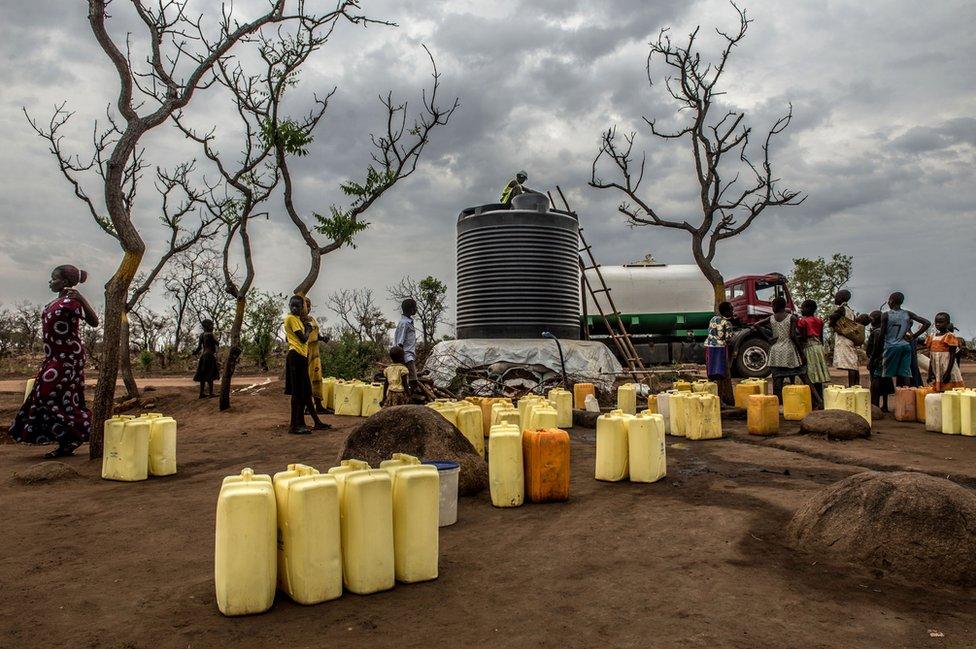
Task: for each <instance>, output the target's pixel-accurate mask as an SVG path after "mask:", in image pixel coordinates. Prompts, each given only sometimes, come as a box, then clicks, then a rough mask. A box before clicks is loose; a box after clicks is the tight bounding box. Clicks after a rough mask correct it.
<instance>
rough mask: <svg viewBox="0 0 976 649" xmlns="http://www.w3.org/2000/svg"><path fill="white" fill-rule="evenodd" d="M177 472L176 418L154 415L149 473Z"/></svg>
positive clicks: (157, 474) (151, 426) (151, 424)
mask: <svg viewBox="0 0 976 649" xmlns="http://www.w3.org/2000/svg"><path fill="white" fill-rule="evenodd" d="M174 473H176V420H175V419H173V418H172V417H162V416H160V417H154V418H153V419H151V420H150V427H149V475H154V476H164V475H173V474H174Z"/></svg>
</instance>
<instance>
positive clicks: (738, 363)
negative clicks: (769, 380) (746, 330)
mask: <svg viewBox="0 0 976 649" xmlns="http://www.w3.org/2000/svg"><path fill="white" fill-rule="evenodd" d="M735 370H736V373H737V374H738V375H739V376H742V377H745V378H762V377H765V376H768V375H769V343H768V342H767V341H765V340H763V339H762V338H750V339H749V340H746V341H744V342H743V343H741V344H740V345H739V353H738V354H736V356H735Z"/></svg>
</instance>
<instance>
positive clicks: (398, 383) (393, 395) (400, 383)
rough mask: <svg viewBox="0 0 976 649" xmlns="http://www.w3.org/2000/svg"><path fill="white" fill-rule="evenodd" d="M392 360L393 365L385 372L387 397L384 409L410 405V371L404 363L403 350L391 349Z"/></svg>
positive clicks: (400, 348) (399, 348)
mask: <svg viewBox="0 0 976 649" xmlns="http://www.w3.org/2000/svg"><path fill="white" fill-rule="evenodd" d="M390 360H391V361H393V363H392V364H390V365H387V366H386V369H384V370H383V377H384V378H385V379H386V397H385V398H384V399H383V407H384V408H385V407H388V406H402V405H405V404H407V403H409V399H408V398H407V393H408V392H409V390H410V370H409V369H407V366H406V365H404V363H403V348H402V347H391V348H390Z"/></svg>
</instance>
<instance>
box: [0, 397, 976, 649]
mask: <svg viewBox="0 0 976 649" xmlns="http://www.w3.org/2000/svg"><path fill="white" fill-rule="evenodd" d="M279 386H280V384H279ZM156 396H157V403H158V406H157V410H161V411H163V412H167V413H170V414H173V415H175V416H176V417H177V418H178V419H179V422H180V443H179V461H180V472H179V474H177V475H176V476H172V477H168V478H157V479H151V480H149V481H146V482H140V483H132V484H129V483H119V482H108V481H103V480H100V479H99V478H98V474H99V465H98V464H97V463H93V462H90V461H88V460H87V458H85V457H77V458H69V459H68V460H67V461H66V464H68V465H69V466H70V467H71V468H74V469H75V470H76V471H77V472H78V473H80V474H81V476H82V477H81V478H78V477H74V478H66V479H64V480H61V481H54V482H48V483H38V484H33V485H24V484H21V483H20V482H18V481H15V480H13V479H12V474H13V473H14V472H17V471H22V470H24V469H26V468H28V467H30V466H31V465H32V464H35V463H36V462H38V461H39V459H38V458H39V456H40V455H41V453H42V452H43V449H40V448H31V447H25V446H19V445H12V444H7V445H3V446H0V512H2V513H3V516H2V524H0V546H2V547H3V553H2V558H0V584H2V588H0V647H5V648H6V647H11V648H14V647H45V648H54V647H71V648H77V647H118V648H122V647H128V648H143V647H145V648H150V647H180V648H185V647H230V646H235V645H237V646H250V647H270V646H278V647H332V646H338V647H366V646H369V647H397V648H402V647H425V648H427V647H440V646H444V647H474V646H492V647H520V648H521V647H553V648H555V647H560V648H562V647H594V646H603V647H682V648H684V647H749V648H754V647H972V646H973V645H974V638H976V592H973V591H971V590H970V591H966V590H959V589H950V588H940V587H934V586H931V585H925V586H921V585H914V584H911V583H903V582H899V581H897V580H895V579H893V578H891V577H888V576H878V575H874V574H870V573H868V572H866V571H864V570H862V569H859V568H854V567H850V566H845V565H836V564H830V563H827V562H825V561H823V560H818V559H817V558H815V557H811V556H808V555H805V554H801V553H797V552H796V551H794V550H792V549H790V547H789V546H788V540H787V538H786V532H785V528H786V524H787V521H788V520H789V518H790V516H791V514H792V512H793V511H794V510H795V509H796V508H797V507H798V506H799V505H800V504H801V503H802V502H803V501H804V500H805V499H806V498H808V497H809V496H810V495H811V494H812V493H814V492H815V491H816V490H818V489H820V488H821V487H823V486H824V485H827V484H830V483H832V482H834V481H836V480H839V479H841V478H844V477H846V476H848V475H851V474H853V473H855V472H858V471H860V470H862V469H863V468H867V467H871V468H880V467H890V468H895V467H897V468H905V467H911V468H913V469H915V470H922V471H928V472H931V473H935V474H939V475H944V474H949V475H950V477H952V478H953V479H956V480H957V481H959V482H961V483H973V482H976V439H974V438H961V437H946V436H941V435H937V434H932V433H928V434H927V433H924V432H921V430H920V426H918V425H906V424H896V423H895V422H892V421H890V420H885V421H883V422H880V423H879V424H878V425H877V426H876V431H877V434H876V435H875V436H874V437H873V438H872V439H871V440H866V441H863V442H862V441H857V442H847V443H831V442H827V441H824V440H817V439H806V438H803V439H800V438H796V437H789V436H785V437H779V438H774V439H769V440H756V439H747V436H745V435H744V434H742V428H743V424H744V422H729V424H728V426H727V429H728V430H729V431H730V432H731V433H732V435H733V436H732V438H731V439H725V440H717V441H713V442H687V441H684V440H680V439H672V440H669V442H670V443H671V444H670V446H669V448H668V453H669V457H668V466H669V475H668V477H667V478H666V479H664V480H662V481H660V482H658V483H655V484H652V485H638V484H629V483H616V484H609V483H602V482H597V481H595V480H593V478H592V475H593V462H594V449H593V447H594V433H593V431H591V430H582V429H577V430H573V431H572V436H573V449H572V450H573V472H572V473H573V476H572V487H571V493H572V497H571V500H570V501H569V502H568V503H563V504H548V505H526V506H524V507H522V508H519V509H511V510H501V509H494V508H492V507H491V505H490V501H489V499H488V495H487V494H482V495H481V496H479V497H477V498H469V499H463V500H462V501H461V503H460V514H459V521H458V523H457V524H456V525H454V526H452V527H449V528H445V529H443V530H442V532H441V576H440V578H439V579H438V580H437V581H435V582H431V583H426V584H417V585H410V586H406V585H398V586H397V587H396V588H395V589H394V590H392V591H389V592H386V593H381V594H377V595H371V596H368V597H361V596H356V595H350V594H347V595H344V596H343V597H342V598H341V599H339V600H337V601H334V602H329V603H326V604H322V605H319V606H313V607H303V606H298V605H296V604H293V603H291V602H290V601H288V600H287V599H286V598H279V600H278V602H277V603H276V604H275V606H274V608H273V609H272V610H271V611H270V612H268V613H267V614H264V615H260V616H254V617H249V618H238V619H228V618H224V617H222V616H221V615H220V614H219V613H218V612H217V609H216V606H215V603H214V596H213V583H212V570H213V562H212V557H213V524H214V506H215V502H216V495H217V489H218V486H219V483H220V479H221V477H223V476H225V475H228V474H231V473H236V472H237V471H239V470H240V469H241V468H242V467H244V466H251V467H254V468H255V469H257V470H259V471H261V472H272V471H275V470H279V469H281V468H283V467H284V465H285V464H286V463H288V462H294V461H302V462H306V463H310V464H312V465H316V466H319V467H321V468H325V467H328V466H330V465H332V464H333V462H334V459H335V457H336V454H337V452H338V450H339V448H340V445H341V443H342V441H343V439H344V436H345V435H346V434H347V433H348V431H349V430H350V428H351V427H352V426H353V425H354V424H356V423H357V422H358V420H357V419H349V418H338V417H332V418H329V420H330V421H332V422H333V423H335V424H337V425H339V426H340V428H339V429H338V430H336V431H333V432H330V433H320V434H315V435H312V436H309V437H297V438H296V437H292V436H289V435H287V434H286V433H285V428H284V424H285V419H286V416H287V403H286V401H285V398H284V397H283V396H282V395H280V393H279V387H275V388H274V389H265V390H264V391H263V392H261V393H260V394H257V395H255V396H249V397H239V398H237V400H236V406H235V408H234V409H233V410H232V411H230V412H228V413H224V414H218V413H217V410H216V403H215V402H214V401H212V400H210V401H204V402H200V401H197V400H196V399H194V398H193V396H194V394H193V388H192V387H187V388H164V389H161V390H159V391H158V392H156ZM17 400H18V397H17V395H16V394H4V395H0V417H2V418H3V420H4V421H9V420H10V419H11V417H12V415H13V411H14V408H15V407H16V405H17ZM745 442H748V443H745ZM86 448H87V447H86ZM86 448H83V449H82V452H84V451H85V450H86Z"/></svg>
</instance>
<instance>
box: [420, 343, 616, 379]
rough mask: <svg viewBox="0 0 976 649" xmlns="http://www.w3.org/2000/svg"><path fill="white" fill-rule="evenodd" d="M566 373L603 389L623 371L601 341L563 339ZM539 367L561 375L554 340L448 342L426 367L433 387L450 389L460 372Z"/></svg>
mask: <svg viewBox="0 0 976 649" xmlns="http://www.w3.org/2000/svg"><path fill="white" fill-rule="evenodd" d="M560 343H561V344H562V347H563V356H564V360H565V363H566V374H567V375H568V376H569V377H571V380H575V381H585V382H589V383H594V384H596V385H597V386H598V387H600V388H602V389H604V390H611V389H612V388H613V384H614V379H615V375H616V374H618V373H620V372H621V371H622V369H623V368H622V367H621V365H620V362H619V361H618V360H617V358H616V357H615V356H614V355H613V354H612V353H611V352H610V349H609V348H608V347H607V346H606V345H604V344H603V343H602V342H596V341H592V340H561V341H560ZM498 363H501V364H507V365H525V366H539V368H540V369H542V368H545V370H547V371H548V372H552V373H555V374H557V375H558V374H559V372H560V371H561V368H560V364H559V350H558V349H557V348H556V343H555V341H552V340H545V339H525V338H500V339H496V340H484V339H477V340H446V341H444V342H439V343H437V345H435V346H434V349H433V350H432V351H431V354H430V356H429V357H428V359H427V363H426V365H425V368H426V369H427V370H429V371H430V374H431V378H432V379H433V381H434V384H435V385H437V386H438V387H447V386H448V385H449V384H450V383H451V381H452V380H453V379H454V377H455V375H456V374H457V371H458V370H459V369H475V368H483V367H487V366H491V365H495V364H498Z"/></svg>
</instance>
